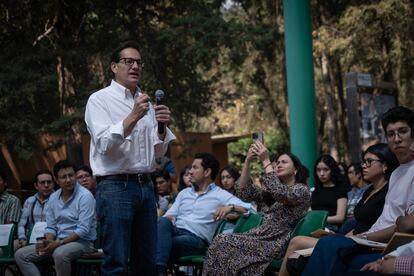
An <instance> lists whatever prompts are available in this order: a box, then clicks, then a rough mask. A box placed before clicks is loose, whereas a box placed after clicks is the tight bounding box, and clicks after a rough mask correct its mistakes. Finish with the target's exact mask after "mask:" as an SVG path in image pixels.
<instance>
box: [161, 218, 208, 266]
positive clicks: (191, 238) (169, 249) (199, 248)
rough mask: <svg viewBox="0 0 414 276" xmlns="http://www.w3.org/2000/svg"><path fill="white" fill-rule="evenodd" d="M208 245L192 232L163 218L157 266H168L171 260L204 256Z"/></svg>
mask: <svg viewBox="0 0 414 276" xmlns="http://www.w3.org/2000/svg"><path fill="white" fill-rule="evenodd" d="M207 245H208V244H207V242H206V241H204V240H203V239H202V238H200V237H198V236H196V235H195V234H193V233H191V232H190V231H187V230H185V229H180V228H177V227H175V226H174V225H173V224H172V223H171V221H170V220H169V219H167V218H165V217H161V218H160V219H159V220H158V241H157V265H160V266H167V264H168V260H169V259H170V258H171V259H176V258H178V257H182V256H189V255H203V254H205V252H206V249H207Z"/></svg>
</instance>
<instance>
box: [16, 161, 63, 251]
mask: <svg viewBox="0 0 414 276" xmlns="http://www.w3.org/2000/svg"><path fill="white" fill-rule="evenodd" d="M34 187H35V189H36V190H37V193H36V194H35V195H33V196H31V197H29V198H28V199H26V201H25V202H24V204H23V212H22V217H21V218H20V221H19V226H18V229H17V234H18V238H19V248H20V247H23V246H25V245H26V244H27V237H26V233H27V232H28V231H29V230H30V229H32V227H33V226H34V225H35V223H36V222H40V221H46V214H47V213H48V210H49V206H48V202H49V197H50V195H51V194H52V193H53V192H54V190H53V189H54V188H55V182H53V175H52V173H51V172H50V171H49V170H47V169H43V170H39V171H38V172H37V173H36V176H35V182H34Z"/></svg>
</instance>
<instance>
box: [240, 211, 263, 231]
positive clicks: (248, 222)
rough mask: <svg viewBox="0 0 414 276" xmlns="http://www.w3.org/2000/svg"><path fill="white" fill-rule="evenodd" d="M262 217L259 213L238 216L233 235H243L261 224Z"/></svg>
mask: <svg viewBox="0 0 414 276" xmlns="http://www.w3.org/2000/svg"><path fill="white" fill-rule="evenodd" d="M262 220H263V216H262V215H261V214H259V213H256V214H249V215H247V216H240V218H239V219H238V220H237V222H236V225H235V226H234V230H233V233H244V232H247V231H249V230H250V229H252V228H255V227H257V226H259V225H260V224H262Z"/></svg>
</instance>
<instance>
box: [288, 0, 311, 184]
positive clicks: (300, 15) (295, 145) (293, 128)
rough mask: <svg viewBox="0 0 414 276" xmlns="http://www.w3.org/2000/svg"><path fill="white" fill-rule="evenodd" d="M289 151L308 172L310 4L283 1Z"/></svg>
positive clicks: (293, 0)
mask: <svg viewBox="0 0 414 276" xmlns="http://www.w3.org/2000/svg"><path fill="white" fill-rule="evenodd" d="M283 13H284V19H285V51H286V72H287V87H288V102H289V119H290V145H291V151H292V152H293V153H294V154H295V155H297V156H298V157H299V158H300V160H301V161H302V163H303V164H304V165H305V166H306V167H307V168H308V169H309V171H310V175H311V178H310V183H309V184H310V185H311V186H313V165H314V162H315V160H316V158H317V156H316V148H317V145H316V122H315V120H316V117H315V87H314V73H313V56H312V25H311V15H310V1H309V0H284V1H283Z"/></svg>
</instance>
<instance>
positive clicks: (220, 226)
mask: <svg viewBox="0 0 414 276" xmlns="http://www.w3.org/2000/svg"><path fill="white" fill-rule="evenodd" d="M226 223H227V220H225V219H223V220H222V221H221V222H220V223H219V225H218V226H217V228H216V231H215V232H214V235H213V238H214V237H215V236H217V235H218V234H221V233H223V231H224V227H225V226H226Z"/></svg>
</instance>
